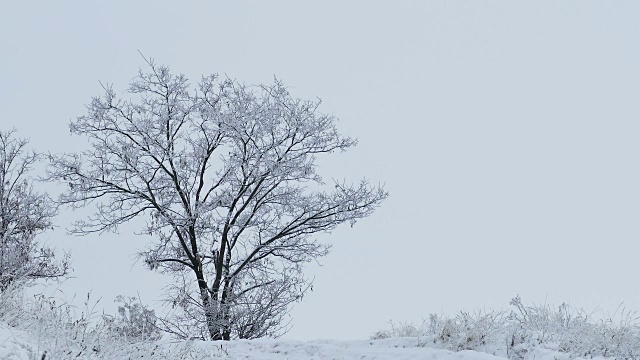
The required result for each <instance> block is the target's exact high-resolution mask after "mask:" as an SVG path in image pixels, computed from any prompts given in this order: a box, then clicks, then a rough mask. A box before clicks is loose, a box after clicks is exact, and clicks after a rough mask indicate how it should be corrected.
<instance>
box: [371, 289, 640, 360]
mask: <svg viewBox="0 0 640 360" xmlns="http://www.w3.org/2000/svg"><path fill="white" fill-rule="evenodd" d="M511 306H512V309H511V310H510V311H484V312H476V313H473V314H470V313H467V312H460V313H458V314H457V315H456V316H454V317H447V316H441V315H435V314H431V315H430V316H429V318H428V320H423V321H422V324H420V325H415V324H411V323H400V324H395V323H391V328H390V329H387V330H380V331H377V332H376V333H374V334H373V335H372V336H371V339H386V338H391V337H419V338H421V339H422V341H420V344H423V345H424V346H436V347H440V348H444V349H448V350H452V351H460V350H477V351H485V352H489V353H492V354H496V355H502V356H506V357H508V358H509V359H529V358H533V357H536V356H537V355H536V354H539V352H540V351H546V350H550V351H557V352H560V353H564V354H566V355H567V356H568V357H569V358H575V357H582V358H594V357H615V358H620V359H640V322H639V321H638V320H639V319H640V317H638V316H637V314H636V313H633V312H627V311H622V312H620V314H619V315H617V316H615V315H614V316H612V317H610V318H609V319H604V320H595V319H593V318H592V316H591V315H590V314H587V313H586V312H585V311H584V310H582V309H576V308H573V307H571V306H569V305H568V304H565V303H563V304H561V305H560V306H558V307H554V306H551V305H547V304H544V305H535V304H533V305H525V304H523V303H522V300H521V298H520V296H516V297H515V298H514V299H512V300H511Z"/></svg>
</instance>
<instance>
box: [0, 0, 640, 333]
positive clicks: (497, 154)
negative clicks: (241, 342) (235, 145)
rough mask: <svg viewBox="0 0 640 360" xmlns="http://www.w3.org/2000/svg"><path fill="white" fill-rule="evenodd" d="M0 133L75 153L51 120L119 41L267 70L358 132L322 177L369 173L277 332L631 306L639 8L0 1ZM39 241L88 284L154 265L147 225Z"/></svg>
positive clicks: (130, 288)
mask: <svg viewBox="0 0 640 360" xmlns="http://www.w3.org/2000/svg"><path fill="white" fill-rule="evenodd" d="M1 5H2V6H1V8H0V128H1V129H3V130H8V129H10V128H12V127H15V128H17V130H18V132H19V135H20V136H22V137H28V138H30V139H31V143H32V145H33V146H34V147H35V148H36V149H38V150H41V151H51V152H63V151H67V152H68V151H77V150H80V149H82V148H83V146H85V145H86V141H84V140H83V139H82V138H77V137H72V136H71V135H70V134H69V129H68V124H69V121H70V120H71V119H73V118H75V117H76V116H79V115H83V114H84V105H85V104H86V103H88V102H89V101H90V98H91V97H92V96H96V95H100V94H101V87H100V84H99V81H102V82H105V83H111V84H113V86H114V89H115V90H116V91H118V90H120V91H119V92H120V93H123V91H124V90H125V89H126V88H127V85H128V82H129V81H130V80H131V78H133V77H134V76H135V75H136V72H137V70H138V68H139V67H141V66H143V65H144V62H143V60H142V59H141V57H140V55H139V54H138V50H140V51H141V52H143V53H144V54H145V56H148V57H151V58H153V59H155V60H156V62H158V63H161V64H166V65H169V66H170V67H171V68H172V69H173V70H174V71H175V72H179V73H184V74H185V75H187V76H188V77H190V78H191V79H193V80H197V79H199V77H200V76H201V75H203V74H209V73H213V72H217V73H220V74H226V75H228V76H229V77H232V78H236V79H238V80H241V81H243V82H246V83H250V84H258V83H265V82H270V81H271V80H272V79H273V76H274V75H276V76H277V77H278V78H280V79H281V80H283V81H284V82H285V84H286V85H288V86H289V87H290V88H291V92H292V93H293V94H294V95H296V96H299V97H305V98H310V97H316V96H317V97H320V98H322V99H323V101H324V103H323V106H322V108H321V110H322V111H323V112H325V113H330V114H333V115H335V116H337V117H339V118H340V122H339V123H338V127H339V129H340V130H341V131H342V133H343V134H345V135H349V136H354V137H357V138H358V139H359V141H360V143H359V145H358V146H357V147H356V148H355V149H353V150H352V151H350V152H348V153H345V154H335V155H332V156H330V157H327V158H324V159H321V161H320V169H319V172H320V173H321V174H323V175H324V176H325V177H326V178H328V179H330V178H332V177H333V178H339V179H346V180H349V181H358V180H360V179H361V178H362V177H367V178H368V179H370V180H371V181H373V182H383V183H386V187H387V190H388V191H389V192H390V197H389V199H387V200H386V201H385V203H384V204H383V205H382V207H381V208H380V209H379V210H378V211H377V212H375V213H374V215H372V216H371V217H370V218H367V219H365V220H363V221H360V222H359V223H358V224H357V225H356V226H355V227H354V228H350V227H348V226H346V227H345V228H340V229H338V230H337V231H335V232H333V234H331V235H329V236H322V240H323V241H327V242H330V243H331V244H333V251H332V253H331V254H330V255H329V256H327V257H326V258H323V259H321V263H322V266H321V267H319V266H316V265H313V264H312V265H310V266H309V269H308V273H309V275H310V276H314V277H315V285H314V291H313V292H312V293H309V294H308V296H307V297H305V299H304V301H303V302H302V303H300V304H298V305H297V306H296V307H295V309H294V311H293V312H292V317H293V323H292V324H293V329H292V331H291V332H290V333H289V334H288V335H287V337H288V338H293V339H318V338H336V339H351V338H360V339H362V338H366V337H367V336H369V335H370V334H371V333H372V332H374V331H375V330H378V329H380V328H383V327H386V326H387V322H388V321H389V320H396V321H406V320H409V321H420V319H421V318H426V317H427V316H428V314H429V313H432V312H438V313H439V312H444V313H453V312H456V311H458V310H461V309H466V310H473V309H476V308H484V307H496V308H500V307H508V303H509V300H510V299H511V298H512V297H513V296H515V295H516V294H521V295H522V297H523V300H524V301H525V302H537V303H539V302H543V301H545V299H546V300H547V301H548V302H552V303H559V302H562V301H569V302H571V303H572V304H573V305H576V306H583V307H586V308H587V309H588V310H593V309H595V308H596V307H597V308H599V309H601V311H603V312H607V313H613V312H614V311H615V309H616V307H617V305H619V304H620V303H621V302H624V304H625V305H624V306H626V307H627V308H630V309H633V310H640V287H638V285H637V278H638V273H639V272H640V266H638V263H637V259H638V250H639V249H640V246H639V245H638V240H639V238H640V227H639V225H638V224H640V222H639V220H640V170H639V166H638V164H639V160H640V141H639V136H640V121H639V120H640V108H639V106H638V104H639V100H638V99H639V98H640V97H639V95H640V88H639V86H640V85H639V84H640V76H639V75H640V71H639V69H640V67H639V64H640V47H639V45H640V44H639V41H640V29H639V25H638V19H640V2H637V1H615V2H613V1H611V2H610V1H599V2H594V1H530V2H526V3H525V2H522V1H518V2H515V1H513V2H512V1H450V0H448V1H388V2H384V3H383V2H379V1H349V2H347V1H317V2H313V3H312V2H302V1H288V2H285V1H269V2H267V1H253V2H248V1H246V2H245V1H243V2H214V1H197V2H196V1H184V2H173V1H172V2H169V1H146V2H144V1H135V2H134V1H108V2H90V1H55V2H54V1H40V2H38V3H37V4H36V3H34V2H27V1H4V2H3V3H2V4H1ZM83 215H85V214H83V213H82V212H81V211H76V212H69V211H66V212H63V213H62V214H61V215H60V217H59V218H58V219H57V222H58V224H59V225H60V226H61V228H59V229H57V230H56V231H54V232H51V233H48V234H46V235H45V236H44V238H45V239H46V240H47V241H49V242H50V243H52V244H54V245H56V246H57V247H58V248H59V249H71V251H72V253H73V262H74V268H75V274H74V276H75V277H76V278H75V279H71V280H69V281H67V282H66V283H65V284H63V285H62V287H61V288H62V289H63V290H64V292H65V296H66V297H67V298H69V299H71V298H72V297H73V295H74V294H77V296H78V297H79V298H84V297H86V293H87V292H88V291H92V294H93V295H92V297H94V298H102V300H101V303H100V304H99V305H98V307H97V308H98V309H100V310H101V309H102V307H103V306H105V307H106V310H107V311H112V310H113V304H112V301H113V299H114V298H115V296H116V295H118V294H123V295H126V296H130V295H136V293H138V292H139V293H140V295H141V296H142V298H143V300H144V301H145V302H148V303H149V304H151V305H152V306H156V304H157V301H158V300H159V299H160V297H161V294H162V286H163V285H164V284H166V283H165V281H167V280H168V279H163V278H161V277H159V276H156V275H153V274H151V273H150V272H148V271H146V270H143V269H142V267H141V266H140V265H139V264H137V265H134V264H133V262H134V259H135V256H134V253H135V252H136V250H137V249H141V248H143V247H144V246H145V239H143V238H137V237H136V236H134V235H133V232H134V231H135V228H134V227H130V228H123V229H122V231H121V233H120V234H119V235H115V234H103V235H101V236H90V237H84V238H77V237H70V236H68V235H66V234H65V232H64V229H63V227H64V226H66V224H68V223H69V222H70V221H72V220H73V219H78V218H81V217H82V216H83Z"/></svg>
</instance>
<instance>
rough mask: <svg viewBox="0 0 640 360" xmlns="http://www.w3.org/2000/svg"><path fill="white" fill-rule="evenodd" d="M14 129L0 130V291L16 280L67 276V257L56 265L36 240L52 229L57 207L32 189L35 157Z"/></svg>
mask: <svg viewBox="0 0 640 360" xmlns="http://www.w3.org/2000/svg"><path fill="white" fill-rule="evenodd" d="M14 133H15V130H12V131H0V290H5V289H6V288H7V287H8V286H9V285H10V284H12V283H14V282H15V281H17V280H32V279H39V278H56V277H60V276H63V275H66V274H67V271H68V269H69V262H68V256H67V255H65V256H64V258H63V259H62V260H61V261H60V262H58V261H56V259H55V255H54V252H53V250H52V249H51V248H48V247H45V246H41V245H40V244H39V243H38V242H37V240H36V237H37V236H38V235H39V234H41V233H43V232H45V231H46V230H50V229H52V223H51V220H52V219H53V217H54V216H55V215H56V214H57V207H56V205H55V204H54V203H53V201H51V199H50V198H49V196H48V195H47V194H45V193H38V192H36V191H34V189H33V180H32V178H30V177H29V175H30V174H29V173H30V172H31V171H32V170H33V166H34V164H35V163H36V162H37V161H38V159H39V155H38V154H37V153H35V152H32V151H28V150H27V149H26V146H27V144H28V142H27V140H23V139H18V138H15V137H14Z"/></svg>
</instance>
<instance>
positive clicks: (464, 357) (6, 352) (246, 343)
mask: <svg viewBox="0 0 640 360" xmlns="http://www.w3.org/2000/svg"><path fill="white" fill-rule="evenodd" d="M41 343H42V342H41V341H38V339H37V336H35V335H34V334H31V333H27V332H25V331H22V330H18V329H15V328H13V327H11V326H9V325H7V324H4V323H0V359H2V360H22V359H25V360H40V359H42V355H43V353H44V351H45V350H46V349H43V348H41V345H40V344H41ZM157 345H158V347H155V346H154V347H153V348H155V349H161V350H160V352H162V350H165V351H167V353H171V348H177V347H182V348H184V346H185V342H172V341H158V342H157ZM132 346H135V345H132ZM188 348H190V355H189V356H187V357H185V358H186V359H224V360H230V359H255V360H285V359H293V360H295V359H300V360H305V359H309V360H330V359H336V360H337V359H341V360H351V359H353V360H355V359H358V360H387V359H394V360H410V359H433V360H492V359H506V358H505V357H501V356H495V355H492V354H488V353H483V352H477V351H471V350H464V351H460V352H452V351H448V350H443V349H437V348H432V347H429V344H428V343H427V342H425V341H424V340H421V339H420V338H415V337H413V338H410V337H407V338H390V339H383V340H359V341H339V340H316V341H295V340H278V339H259V340H236V341H229V342H203V341H192V342H188ZM120 354H121V355H116V357H113V356H109V357H106V358H108V359H119V358H122V359H138V358H143V359H148V358H151V359H158V358H159V357H158V356H157V355H156V356H153V354H145V355H151V356H133V357H130V356H128V352H127V349H122V352H120ZM139 355H140V354H139ZM527 355H528V356H526V357H525V358H526V359H536V360H568V359H569V357H568V356H567V355H566V354H562V353H559V352H556V351H551V350H534V351H532V352H529V353H528V354H527ZM101 358H105V357H103V356H101V355H100V354H99V353H93V352H89V353H88V354H86V355H85V354H82V355H80V356H78V354H77V353H75V352H73V353H70V354H69V355H68V359H101ZM167 358H171V359H174V357H167ZM180 358H182V357H180ZM46 359H47V360H49V359H52V358H50V357H48V356H47V357H46Z"/></svg>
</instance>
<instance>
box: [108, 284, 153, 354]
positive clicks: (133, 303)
mask: <svg viewBox="0 0 640 360" xmlns="http://www.w3.org/2000/svg"><path fill="white" fill-rule="evenodd" d="M116 302H117V303H121V304H122V305H120V306H118V313H117V314H116V315H115V316H112V315H105V316H104V321H105V323H106V325H107V327H108V328H109V329H110V330H111V331H113V332H115V333H116V334H119V335H120V336H122V337H123V338H124V339H125V340H126V341H129V342H131V343H135V342H140V341H147V340H157V339H159V338H160V330H159V329H158V327H157V325H156V322H157V317H156V314H155V312H154V311H153V310H151V309H149V308H148V307H147V306H145V305H143V304H142V301H141V300H140V298H139V297H130V298H124V297H123V296H122V295H119V296H118V297H117V298H116Z"/></svg>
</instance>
